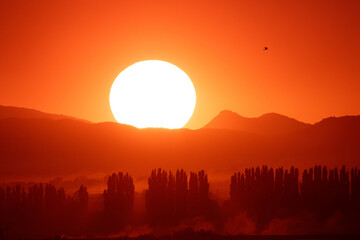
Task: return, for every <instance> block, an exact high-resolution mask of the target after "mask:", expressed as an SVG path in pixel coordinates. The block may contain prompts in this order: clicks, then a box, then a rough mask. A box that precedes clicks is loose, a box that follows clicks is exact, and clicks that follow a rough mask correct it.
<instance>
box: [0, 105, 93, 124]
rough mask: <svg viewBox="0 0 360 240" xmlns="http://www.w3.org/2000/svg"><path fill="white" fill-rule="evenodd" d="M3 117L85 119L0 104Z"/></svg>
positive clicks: (0, 117)
mask: <svg viewBox="0 0 360 240" xmlns="http://www.w3.org/2000/svg"><path fill="white" fill-rule="evenodd" d="M4 118H24V119H31V118H45V119H53V120H60V119H74V120H81V121H86V120H82V119H78V118H74V117H70V116H66V115H62V114H51V113H44V112H41V111H38V110H34V109H28V108H22V107H13V106H3V105H0V119H4ZM86 122H88V121H86Z"/></svg>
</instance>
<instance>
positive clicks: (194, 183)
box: [0, 166, 360, 238]
mask: <svg viewBox="0 0 360 240" xmlns="http://www.w3.org/2000/svg"><path fill="white" fill-rule="evenodd" d="M134 189H135V187H134V182H133V179H132V177H131V175H129V174H128V173H122V172H119V173H117V174H115V173H114V174H112V175H111V176H109V178H108V182H107V188H106V189H105V190H104V192H103V200H104V201H103V210H101V212H99V213H97V214H93V215H91V217H90V218H88V202H89V195H88V192H87V189H86V187H84V186H81V187H80V188H79V190H78V191H77V192H76V193H75V194H73V195H69V194H66V193H65V190H64V189H63V188H58V189H57V188H56V187H55V186H53V185H51V184H46V185H43V184H35V185H33V186H31V187H30V188H28V189H25V188H23V187H21V186H20V185H16V186H13V187H10V186H8V187H5V188H1V187H0V237H1V231H2V230H4V229H5V231H6V232H8V233H13V235H12V237H14V238H25V237H27V238H29V237H48V236H55V235H60V234H70V235H76V234H83V233H86V232H88V233H91V232H93V233H98V232H100V233H104V232H106V233H110V232H118V231H119V230H121V229H122V228H123V227H125V226H126V225H130V224H134V221H133V220H134V219H133V218H132V217H133V209H134V194H135V192H134ZM144 197H145V207H146V208H145V209H146V212H145V215H146V216H145V220H144V221H145V222H143V221H142V220H141V221H140V223H141V224H143V223H147V224H150V225H162V226H166V225H174V224H178V223H180V222H181V221H184V220H190V219H195V218H194V217H198V216H202V217H205V218H206V219H207V220H209V221H213V222H214V223H215V224H216V226H221V225H222V224H225V222H226V221H227V219H229V217H232V216H234V215H236V214H238V213H240V212H246V214H247V215H248V216H249V217H250V218H251V219H252V221H253V222H254V223H255V224H256V227H257V231H258V232H261V231H262V230H263V229H265V228H266V227H267V225H268V224H269V222H270V221H271V220H273V219H275V218H287V217H292V216H297V215H298V214H299V213H300V212H304V211H307V212H309V213H311V214H314V216H315V217H316V218H317V220H319V222H325V221H326V220H327V219H330V217H331V216H334V214H338V213H340V214H341V215H342V216H343V220H344V221H345V224H344V225H346V226H352V227H353V228H352V229H357V226H359V224H360V171H359V170H358V169H357V168H353V169H351V171H348V170H346V168H345V167H342V168H341V169H340V170H339V169H337V168H334V169H330V170H328V169H327V168H326V167H322V166H315V167H314V168H310V169H305V170H304V171H303V172H302V174H300V173H299V170H298V169H296V168H294V167H291V168H290V169H289V170H284V169H283V168H282V167H280V168H277V169H275V170H274V169H272V168H268V167H267V166H262V167H261V168H260V167H256V168H248V169H245V171H244V172H238V173H235V174H234V175H233V176H232V177H231V183H230V199H229V200H228V201H225V203H224V204H223V206H222V207H220V206H218V205H217V204H215V202H214V201H213V200H211V198H210V194H209V182H208V177H207V174H206V173H205V172H204V171H199V172H190V173H189V175H188V174H187V173H186V172H185V171H184V170H183V169H178V170H177V171H176V172H171V171H164V170H162V169H160V168H159V169H155V170H153V171H152V172H151V174H150V176H149V178H148V189H147V190H146V191H145V196H144ZM89 219H90V220H89ZM349 229H350V228H349Z"/></svg>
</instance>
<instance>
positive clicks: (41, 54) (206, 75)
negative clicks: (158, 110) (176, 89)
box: [0, 0, 360, 128]
mask: <svg viewBox="0 0 360 240" xmlns="http://www.w3.org/2000/svg"><path fill="white" fill-rule="evenodd" d="M359 26H360V1H358V0H353V1H350V0H337V1H334V0H298V1H292V0H283V1H270V0H257V1H249V0H246V1H239V0H234V1H210V0H209V1H199V2H198V1H188V2H185V1H168V0H166V1H138V0H134V1H90V0H89V1H63V0H62V1H55V0H52V1H48V0H45V1H35V0H32V1H15V0H5V1H1V2H0V50H1V54H0V75H1V77H0V81H1V82H0V104H2V105H14V106H22V107H28V108H34V109H39V110H42V111H45V112H50V113H62V114H66V115H71V116H75V117H79V118H84V119H88V120H91V121H95V122H99V121H115V119H114V118H113V116H112V113H111V110H110V106H109V92H110V87H111V84H112V82H113V80H114V79H115V77H116V76H117V75H118V74H119V73H120V71H122V70H123V69H125V68H126V67H127V66H129V65H131V64H133V63H135V62H137V61H141V60H147V59H160V60H164V61H169V62H171V63H173V64H175V65H177V66H178V67H180V68H181V69H183V70H184V71H185V72H186V73H187V74H188V75H189V76H190V78H191V79H192V81H193V83H194V86H195V89H196V92H197V105H196V108H195V112H194V115H193V117H192V118H191V120H190V121H189V123H188V124H187V125H186V127H190V128H198V127H201V126H203V125H204V124H206V123H207V122H208V121H209V120H210V119H211V118H213V117H214V116H215V115H216V114H217V113H218V112H219V111H221V110H223V109H230V110H232V111H235V112H237V113H239V114H241V115H243V116H249V117H252V116H259V115H261V114H263V113H267V112H277V113H281V114H284V115H288V116H290V117H294V118H297V119H299V120H301V121H305V122H316V121H319V120H320V119H322V118H324V117H327V116H338V115H345V114H359V113H360V94H359V93H360V60H359V57H360V27H359ZM264 46H268V47H269V50H268V51H263V50H262V49H263V48H264Z"/></svg>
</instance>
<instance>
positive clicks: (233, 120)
mask: <svg viewBox="0 0 360 240" xmlns="http://www.w3.org/2000/svg"><path fill="white" fill-rule="evenodd" d="M310 126H311V124H307V123H303V122H300V121H297V120H295V119H293V118H289V117H286V116H283V115H280V114H277V113H267V114H264V115H262V116H260V117H257V118H246V117H242V116H240V115H239V114H237V113H234V112H232V111H229V110H224V111H222V112H220V113H219V115H217V116H216V117H215V118H214V119H213V120H211V121H210V122H209V123H208V124H206V125H205V126H204V127H203V128H213V129H228V130H236V131H243V132H250V133H255V134H264V135H277V134H288V133H292V132H296V131H300V130H303V129H305V128H308V127H310Z"/></svg>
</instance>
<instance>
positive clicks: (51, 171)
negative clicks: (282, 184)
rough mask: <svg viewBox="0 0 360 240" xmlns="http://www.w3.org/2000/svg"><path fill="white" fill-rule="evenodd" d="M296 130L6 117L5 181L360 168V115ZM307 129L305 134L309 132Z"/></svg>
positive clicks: (2, 127) (1, 132)
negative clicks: (144, 126)
mask: <svg viewBox="0 0 360 240" xmlns="http://www.w3.org/2000/svg"><path fill="white" fill-rule="evenodd" d="M24 112H27V111H26V110H25V111H24ZM31 112H32V111H30V113H31ZM36 114H40V113H36V112H35V114H33V115H30V116H51V115H46V114H45V113H44V114H45V115H41V114H40V115H36ZM3 116H4V115H3ZM8 116H9V115H8ZM12 116H16V115H12ZM268 117H269V118H270V119H274V118H275V119H276V118H280V119H282V118H284V117H282V116H280V117H279V116H277V115H265V116H262V117H260V120H261V121H260V122H261V123H262V122H263V121H265V120H266V119H267V118H268ZM55 119H57V118H55ZM252 120H253V119H252ZM285 120H287V121H290V122H293V123H294V121H295V120H291V119H290V120H288V119H285ZM262 124H263V125H261V126H262V127H263V129H267V128H265V127H264V126H266V124H264V123H262ZM289 125H291V124H289ZM294 125H299V126H300V127H297V128H295V127H293V128H292V129H293V130H292V131H291V133H285V132H284V130H282V129H281V128H282V127H283V126H282V125H281V124H279V123H278V122H277V124H272V125H271V126H272V127H273V128H274V129H273V131H276V130H278V131H280V132H283V134H270V135H262V134H257V133H259V132H260V130H257V129H256V128H255V130H257V133H256V134H254V133H251V132H249V131H248V132H246V131H229V130H224V129H211V128H202V129H198V130H189V129H178V130H168V129H156V128H149V129H137V128H134V127H131V126H127V125H122V124H118V123H113V122H111V123H110V122H109V123H89V122H84V121H79V120H75V119H62V120H56V121H54V120H53V119H51V117H50V118H49V117H43V118H30V117H28V118H24V117H21V116H20V117H17V118H4V117H2V119H0V181H3V180H4V179H9V178H13V179H14V178H34V177H36V178H42V177H49V178H53V177H57V176H61V177H63V176H79V175H85V176H86V175H87V174H93V173H101V174H102V173H104V175H105V174H108V173H111V172H114V171H120V170H121V171H129V172H130V173H132V174H133V175H134V176H135V177H142V178H145V179H146V176H148V174H149V172H150V171H151V169H153V168H158V167H161V168H164V169H176V168H184V169H187V170H199V169H205V170H207V171H208V173H209V176H215V174H219V176H222V177H224V176H226V177H228V176H230V174H232V173H233V172H234V171H241V170H243V169H244V168H245V167H253V166H257V165H263V164H267V165H269V166H272V167H278V166H284V167H290V166H292V165H294V166H296V167H299V168H307V167H311V166H313V165H314V164H321V165H327V166H329V167H334V166H341V165H343V164H346V165H347V166H349V167H350V166H360V147H359V139H360V116H348V117H339V118H327V119H324V120H322V121H321V122H319V123H316V124H314V125H303V124H301V123H300V124H297V123H296V122H295V124H294ZM301 126H304V127H303V128H302V129H301ZM252 127H253V126H252ZM259 129H260V128H259ZM295 129H296V130H297V131H295ZM255 130H253V132H255Z"/></svg>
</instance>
